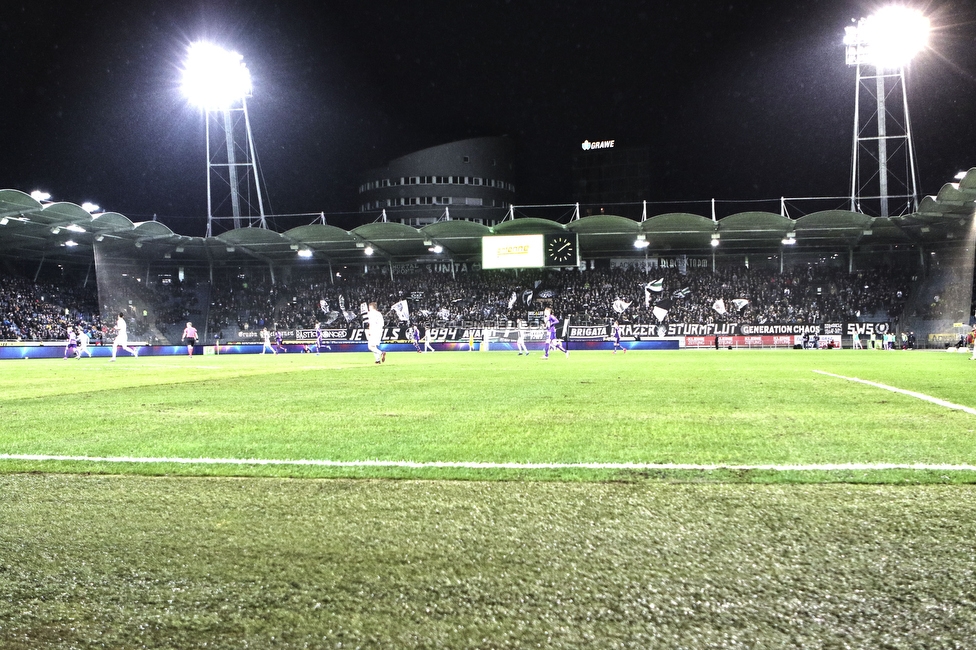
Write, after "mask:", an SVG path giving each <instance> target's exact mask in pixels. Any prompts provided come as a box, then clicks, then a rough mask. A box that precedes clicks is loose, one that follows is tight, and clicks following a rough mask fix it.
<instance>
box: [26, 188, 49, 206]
mask: <svg viewBox="0 0 976 650" xmlns="http://www.w3.org/2000/svg"><path fill="white" fill-rule="evenodd" d="M30 195H31V198H32V199H34V200H35V201H37V202H38V203H43V202H45V201H49V200H51V195H50V194H49V193H47V192H44V191H42V190H34V191H33V192H31V193H30Z"/></svg>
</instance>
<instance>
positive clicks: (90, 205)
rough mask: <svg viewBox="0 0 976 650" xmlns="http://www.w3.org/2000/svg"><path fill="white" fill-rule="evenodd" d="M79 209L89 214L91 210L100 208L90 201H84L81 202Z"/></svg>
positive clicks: (96, 210) (95, 210) (94, 210)
mask: <svg viewBox="0 0 976 650" xmlns="http://www.w3.org/2000/svg"><path fill="white" fill-rule="evenodd" d="M81 209H82V210H84V211H85V212H87V213H88V214H91V213H92V212H98V211H99V210H100V209H101V208H99V207H98V205H96V204H94V203H92V202H91V201H85V202H84V203H82V204H81Z"/></svg>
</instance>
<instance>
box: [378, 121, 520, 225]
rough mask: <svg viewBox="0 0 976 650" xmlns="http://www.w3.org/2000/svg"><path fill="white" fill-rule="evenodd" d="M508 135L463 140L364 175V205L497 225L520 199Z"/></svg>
mask: <svg viewBox="0 0 976 650" xmlns="http://www.w3.org/2000/svg"><path fill="white" fill-rule="evenodd" d="M514 166H515V164H514V145H513V143H512V141H511V140H510V139H509V138H507V137H490V138H471V139H468V140H459V141H457V142H451V143H448V144H442V145H439V146H436V147H430V148H428V149H423V150H421V151H416V152H414V153H411V154H408V155H406V156H402V157H400V158H397V159H395V160H392V161H390V162H389V164H387V165H386V166H385V167H381V168H379V169H373V170H370V171H369V172H366V174H364V175H363V180H362V183H361V184H360V185H359V196H360V210H361V211H362V212H363V213H366V214H383V213H384V212H385V214H386V217H387V219H388V220H391V221H397V222H400V223H403V224H407V225H411V226H425V225H428V224H431V223H435V222H436V221H439V220H441V219H443V218H445V216H449V217H450V218H451V219H455V220H464V221H474V222H477V223H481V224H484V225H487V226H493V225H495V224H496V223H497V222H499V221H501V219H502V218H504V216H505V213H506V211H507V210H508V208H509V206H510V205H512V204H513V203H514V202H515V183H514Z"/></svg>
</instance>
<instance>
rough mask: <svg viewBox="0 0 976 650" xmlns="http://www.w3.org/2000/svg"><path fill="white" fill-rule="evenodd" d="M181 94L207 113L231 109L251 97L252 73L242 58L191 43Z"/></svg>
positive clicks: (208, 45) (207, 45) (214, 48)
mask: <svg viewBox="0 0 976 650" xmlns="http://www.w3.org/2000/svg"><path fill="white" fill-rule="evenodd" d="M183 94H184V95H186V97H187V99H189V100H190V101H191V102H193V103H194V104H196V105H197V106H200V107H201V108H204V109H207V110H222V109H226V108H230V107H231V106H233V105H235V104H236V103H238V102H240V101H241V99H243V98H245V97H250V96H251V73H250V72H249V71H248V69H247V66H246V65H244V57H243V56H241V55H240V54H238V53H237V52H228V51H227V50H225V49H223V48H221V47H218V46H216V45H214V44H213V43H204V42H197V43H193V44H192V45H190V48H189V50H188V51H187V56H186V67H185V68H184V70H183Z"/></svg>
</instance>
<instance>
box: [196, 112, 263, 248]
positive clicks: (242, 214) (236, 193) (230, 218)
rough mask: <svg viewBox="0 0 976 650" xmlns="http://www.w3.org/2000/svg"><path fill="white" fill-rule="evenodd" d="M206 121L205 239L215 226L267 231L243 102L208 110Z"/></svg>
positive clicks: (255, 162)
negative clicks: (256, 228)
mask: <svg viewBox="0 0 976 650" xmlns="http://www.w3.org/2000/svg"><path fill="white" fill-rule="evenodd" d="M206 118H207V237H210V236H211V235H212V234H213V226H214V223H217V224H220V225H227V227H225V228H222V230H229V229H231V228H251V227H258V228H267V227H268V226H267V222H266V221H265V217H264V200H263V198H262V196H261V182H260V177H259V176H258V163H257V157H256V156H255V153H254V139H253V137H252V135H251V122H250V120H249V119H248V115H247V100H246V98H244V97H242V98H241V101H240V106H235V107H232V108H223V109H216V110H208V111H207V114H206ZM215 199H216V202H215ZM228 224H229V225H228Z"/></svg>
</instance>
